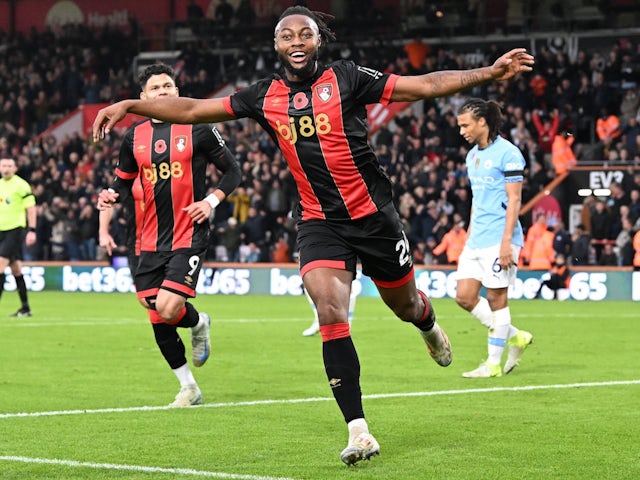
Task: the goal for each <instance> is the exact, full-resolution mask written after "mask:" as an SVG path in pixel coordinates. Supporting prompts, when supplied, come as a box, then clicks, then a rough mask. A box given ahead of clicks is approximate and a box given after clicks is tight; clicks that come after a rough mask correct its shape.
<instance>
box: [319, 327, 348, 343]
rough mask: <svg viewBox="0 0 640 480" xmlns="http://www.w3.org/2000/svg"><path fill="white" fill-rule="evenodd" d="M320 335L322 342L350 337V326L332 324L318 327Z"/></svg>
mask: <svg viewBox="0 0 640 480" xmlns="http://www.w3.org/2000/svg"><path fill="white" fill-rule="evenodd" d="M320 335H321V336H322V341H323V342H328V341H330V340H337V339H339V338H347V337H350V336H351V326H350V325H349V324H348V323H332V324H331V325H320Z"/></svg>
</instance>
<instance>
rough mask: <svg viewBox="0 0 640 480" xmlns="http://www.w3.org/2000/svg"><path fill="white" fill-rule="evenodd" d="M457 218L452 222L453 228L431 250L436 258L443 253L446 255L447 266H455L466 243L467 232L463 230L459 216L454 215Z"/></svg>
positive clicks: (463, 224) (462, 223)
mask: <svg viewBox="0 0 640 480" xmlns="http://www.w3.org/2000/svg"><path fill="white" fill-rule="evenodd" d="M454 215H455V216H456V217H457V218H456V220H457V221H456V220H454V222H455V223H454V224H453V227H452V228H451V230H449V231H448V232H447V233H446V234H445V236H444V237H443V238H442V240H441V241H440V243H439V244H438V245H437V246H436V248H434V249H433V254H434V255H436V256H438V255H442V253H443V252H446V254H447V263H448V264H449V265H457V264H458V258H460V253H461V252H462V249H463V248H464V244H465V242H466V241H467V231H466V230H465V229H464V226H465V223H464V222H463V221H462V218H461V217H460V215H459V214H454Z"/></svg>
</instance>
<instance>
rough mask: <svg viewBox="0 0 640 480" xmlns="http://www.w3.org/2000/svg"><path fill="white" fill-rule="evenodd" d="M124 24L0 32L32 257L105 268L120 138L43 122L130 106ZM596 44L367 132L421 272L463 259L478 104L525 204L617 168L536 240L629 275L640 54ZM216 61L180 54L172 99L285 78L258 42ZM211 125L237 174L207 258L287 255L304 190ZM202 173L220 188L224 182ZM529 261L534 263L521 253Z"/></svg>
mask: <svg viewBox="0 0 640 480" xmlns="http://www.w3.org/2000/svg"><path fill="white" fill-rule="evenodd" d="M131 30H132V33H123V32H121V31H116V30H110V29H108V28H106V29H105V30H103V31H102V32H100V33H95V32H93V31H92V30H89V29H86V28H84V27H82V26H78V25H76V26H67V27H64V28H62V29H61V30H60V31H58V32H55V33H54V32H52V31H44V32H37V31H35V30H34V31H32V32H30V33H29V35H26V36H23V35H15V36H12V37H9V36H7V35H5V34H2V33H0V46H1V48H0V153H1V154H2V156H12V157H14V158H16V159H17V160H18V163H19V175H20V176H22V177H23V178H25V179H26V180H27V181H29V182H30V183H31V185H32V186H33V190H34V193H35V195H36V197H37V200H38V207H37V208H38V226H37V235H38V239H39V241H38V242H37V245H35V246H34V247H31V248H29V249H28V251H27V252H26V253H27V255H26V258H25V259H26V260H72V261H78V260H96V259H99V260H101V259H104V258H105V257H104V252H102V251H101V250H100V248H99V247H98V245H97V237H98V234H97V232H98V214H97V211H96V209H95V208H94V205H95V200H96V195H97V192H99V191H100V190H101V189H102V188H105V187H106V186H107V185H109V184H110V182H111V181H112V179H113V169H114V166H115V164H116V162H117V159H118V150H119V145H120V140H121V138H122V135H123V133H124V132H121V131H114V132H113V133H112V134H111V135H110V137H109V138H107V139H106V140H105V141H104V142H101V143H99V144H93V143H91V142H89V141H88V140H87V139H85V138H83V136H82V133H81V132H77V133H75V134H73V135H70V136H65V137H64V138H61V139H56V137H54V136H53V135H50V134H48V133H47V128H48V127H50V126H51V125H52V123H54V122H55V121H57V120H58V119H60V118H61V117H62V116H64V115H65V114H66V113H68V112H70V111H72V110H74V109H75V108H77V107H78V106H79V105H82V104H92V103H103V102H108V103H111V102H114V101H118V100H120V99H124V98H137V96H138V86H137V85H136V84H135V80H134V74H133V73H132V65H133V64H134V62H133V59H134V56H135V55H136V54H137V51H136V48H133V47H132V46H133V45H135V36H134V35H135V33H134V31H135V29H133V28H132V29H131ZM601 49H602V50H597V49H593V50H592V51H582V50H580V51H578V52H576V53H575V55H569V54H568V53H567V52H566V51H565V49H564V48H562V46H558V45H556V46H554V45H553V44H549V45H546V46H542V47H541V48H540V49H539V51H537V52H535V54H536V67H535V71H534V73H532V74H530V75H526V76H522V77H520V78H518V79H517V80H515V81H512V82H508V83H494V84H489V85H485V86H483V87H479V88H476V89H474V90H472V91H468V92H465V93H464V94H457V95H454V96H452V97H449V98H441V99H435V100H433V101H425V102H421V103H420V104H416V105H415V106H414V108H410V109H408V110H407V111H405V112H403V113H402V114H401V115H400V116H398V117H397V118H396V119H394V121H393V122H391V123H389V124H386V125H383V126H382V127H381V128H380V129H379V130H377V131H376V132H372V135H371V143H372V145H373V147H374V148H375V151H376V153H377V155H378V157H379V159H380V162H381V163H382V165H383V166H384V167H385V169H386V171H387V173H388V175H389V176H390V177H391V179H392V182H393V185H394V189H395V201H396V204H397V207H398V210H399V211H400V213H401V216H402V219H403V221H404V223H405V227H406V231H407V236H408V238H409V240H410V242H411V245H412V248H413V253H414V257H415V259H416V263H425V264H452V263H455V262H456V260H457V255H456V251H457V249H459V248H460V244H461V242H462V243H463V238H464V237H463V236H462V235H463V233H460V232H464V231H465V230H464V229H465V228H466V226H467V225H468V222H469V216H470V205H471V199H470V188H469V182H468V177H467V172H466V169H465V165H464V158H465V155H466V152H467V150H468V148H469V146H468V145H467V144H466V143H465V141H464V139H463V138H462V137H461V136H460V135H459V133H458V127H457V123H456V112H457V109H458V107H459V106H460V105H461V104H462V103H463V102H464V101H465V99H466V98H467V97H469V96H475V97H482V98H486V99H493V100H496V101H498V102H499V103H500V104H501V105H502V106H503V110H504V113H505V117H506V122H505V124H504V126H503V129H502V134H503V135H504V136H505V137H506V138H508V139H509V140H511V141H512V142H513V143H514V144H515V145H517V146H518V147H519V148H520V149H521V151H522V152H523V154H524V157H525V159H526V161H527V171H526V174H525V182H524V185H523V205H524V204H526V203H527V201H528V200H530V199H531V198H533V197H534V196H535V195H536V194H537V193H538V192H540V191H541V189H543V187H544V186H545V185H547V184H548V183H549V182H550V181H551V180H553V178H554V177H555V176H556V175H559V174H561V173H563V172H564V171H566V169H567V168H570V167H571V166H573V165H575V164H576V163H580V162H583V163H585V164H586V163H587V162H590V161H591V162H603V163H606V164H607V165H609V166H615V165H625V168H626V172H627V173H626V174H625V178H624V179H623V181H621V182H618V183H616V184H615V185H613V186H612V188H611V190H612V193H611V195H610V196H608V197H602V198H596V197H588V198H587V199H586V200H585V202H584V209H583V218H582V223H581V225H580V228H577V229H575V231H573V232H567V231H566V230H565V226H564V225H565V223H564V222H563V221H562V219H560V220H558V219H553V220H554V221H553V223H552V222H546V219H544V220H545V222H546V223H545V224H544V230H546V231H547V232H553V233H554V235H556V234H557V235H559V236H560V237H561V238H562V241H558V242H553V248H554V251H556V252H562V253H564V254H567V258H568V259H569V263H570V264H572V265H594V264H604V263H603V262H605V261H606V262H608V263H607V264H615V265H632V264H634V256H635V257H637V259H636V261H637V262H638V263H636V265H637V266H640V254H639V253H637V250H638V249H640V245H639V246H638V247H636V248H634V246H633V243H634V236H635V237H638V235H637V232H638V231H639V230H640V203H639V202H640V200H639V196H640V170H636V169H635V168H636V167H638V166H640V125H639V124H638V120H639V119H640V114H639V108H640V97H639V93H640V44H634V43H633V42H631V41H629V40H626V39H619V40H618V41H616V42H614V43H613V44H611V45H601ZM501 53H503V52H502V50H501V49H499V48H498V47H497V46H491V47H488V48H487V51H484V52H481V53H479V52H477V51H476V52H475V53H474V54H462V53H457V52H456V51H455V50H452V49H447V48H442V47H438V48H435V47H431V46H430V45H427V44H424V43H423V42H422V41H421V39H419V38H416V39H414V40H412V41H411V42H408V43H406V44H405V45H403V46H398V45H397V44H395V43H391V42H388V44H387V43H385V42H379V43H377V44H376V43H372V44H371V45H370V46H369V47H356V46H355V45H346V44H336V45H335V46H331V45H329V47H328V48H327V49H325V50H324V51H323V53H322V59H321V60H322V61H325V62H329V61H332V60H336V59H341V58H342V59H351V60H354V61H355V62H357V63H359V64H361V65H366V66H369V67H372V68H376V69H378V70H382V71H385V72H393V73H398V74H421V73H427V72H431V71H434V70H442V69H467V68H471V67H476V66H483V65H490V64H491V63H493V61H494V60H495V59H496V58H497V57H498V56H499V55H500V54H501ZM214 58H215V53H214V52H212V51H211V50H209V49H207V48H204V46H203V45H202V44H200V43H198V41H196V42H194V43H193V44H191V45H188V46H187V47H186V48H185V49H184V50H183V55H182V56H181V58H180V59H179V61H178V63H177V64H176V65H174V67H175V68H176V69H177V71H178V74H179V76H178V86H179V88H180V94H181V95H183V96H192V97H205V96H207V95H210V94H211V93H212V92H214V91H215V90H216V89H217V88H219V87H220V86H222V85H223V84H224V83H227V82H232V83H234V84H235V85H236V86H237V87H238V88H241V87H242V86H243V85H245V84H246V83H247V82H251V81H253V80H255V79H257V78H259V77H261V76H263V75H266V74H268V73H269V72H271V71H273V70H275V69H278V68H279V65H278V61H277V58H275V57H273V54H272V53H267V51H265V50H262V49H258V48H256V49H255V50H253V49H251V48H249V49H247V51H246V52H245V53H243V56H242V58H240V59H236V62H235V63H234V65H235V66H234V68H233V69H229V68H224V69H221V66H220V63H219V62H217V61H215V60H214ZM218 128H219V129H220V131H221V133H222V135H223V137H224V138H225V140H226V142H227V144H228V146H229V147H230V148H231V150H232V152H234V153H235V155H236V157H237V158H238V160H239V161H240V164H241V165H242V169H243V172H244V178H243V183H242V185H241V187H240V188H238V189H237V191H236V192H234V194H232V195H231V196H230V197H229V198H228V199H227V200H226V201H225V202H223V203H222V204H221V205H220V206H219V207H218V208H217V209H216V211H215V218H213V219H212V222H211V234H212V235H211V247H210V250H209V254H208V258H209V260H217V261H240V262H254V261H257V262H270V261H274V262H285V261H295V260H296V251H297V248H296V243H295V237H296V235H295V221H294V219H293V218H292V210H293V209H294V207H295V205H296V202H297V192H296V189H295V184H294V182H293V179H292V177H291V175H290V174H289V172H288V169H287V167H286V164H285V162H284V161H283V159H282V156H281V154H280V152H279V151H278V149H277V148H276V147H275V145H274V144H273V142H272V141H271V139H270V138H269V137H268V136H267V135H266V134H265V133H264V132H263V131H262V129H261V128H260V127H259V126H258V125H257V124H256V123H255V122H252V121H245V120H243V121H235V122H227V123H224V124H219V125H218ZM210 174H211V182H212V185H213V184H214V183H215V181H216V178H217V177H216V175H217V174H216V172H215V171H213V170H212V171H211V172H210ZM116 213H117V214H116V215H114V216H113V224H112V232H113V234H114V235H113V236H114V238H115V239H116V241H118V242H119V243H120V244H122V243H124V241H123V238H124V227H125V224H126V221H127V219H125V218H123V217H122V213H121V210H120V209H119V208H117V212H116ZM565 220H566V219H565ZM523 221H524V226H525V228H526V229H527V230H529V229H530V228H531V227H532V225H529V224H528V223H530V224H535V223H537V221H538V220H537V219H536V220H535V221H533V222H527V221H526V220H525V219H524V218H523ZM534 230H535V229H534ZM556 243H557V244H558V245H556ZM638 243H639V244H640V237H638ZM556 247H557V249H556ZM581 247H585V248H586V251H585V250H584V248H583V249H582V251H581V250H580V248H581ZM574 250H575V251H574ZM609 250H611V252H609ZM121 253H123V254H124V253H125V252H121ZM611 253H612V254H613V257H612V256H611ZM522 262H523V264H530V263H531V259H530V258H526V257H524V256H523V259H522Z"/></svg>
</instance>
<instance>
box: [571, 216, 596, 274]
mask: <svg viewBox="0 0 640 480" xmlns="http://www.w3.org/2000/svg"><path fill="white" fill-rule="evenodd" d="M571 240H572V243H571V265H573V266H576V267H577V266H584V265H589V253H590V249H591V236H590V235H589V233H588V232H587V231H586V230H585V228H584V225H583V224H582V223H581V224H579V225H578V226H576V230H575V232H574V233H573V235H572V236H571Z"/></svg>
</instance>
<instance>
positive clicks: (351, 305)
mask: <svg viewBox="0 0 640 480" xmlns="http://www.w3.org/2000/svg"><path fill="white" fill-rule="evenodd" d="M356 298H358V296H357V295H356V294H355V292H354V291H353V287H352V288H351V296H350V297H349V314H348V317H347V318H348V319H349V325H351V322H352V321H353V312H355V310H356Z"/></svg>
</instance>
